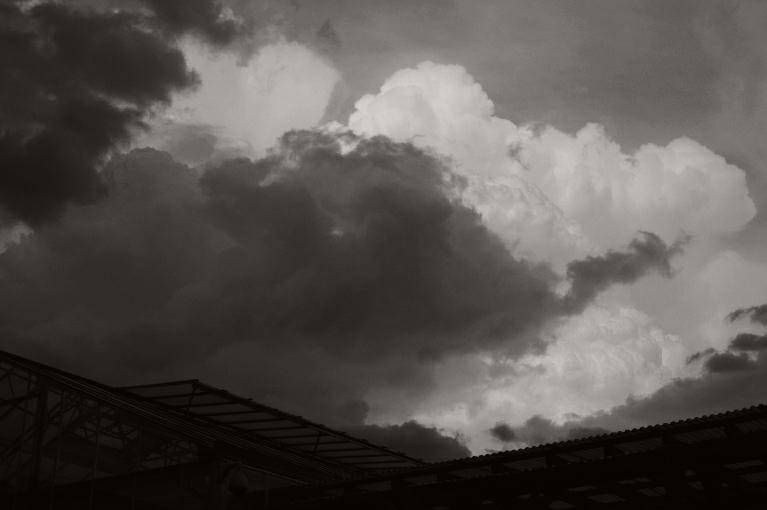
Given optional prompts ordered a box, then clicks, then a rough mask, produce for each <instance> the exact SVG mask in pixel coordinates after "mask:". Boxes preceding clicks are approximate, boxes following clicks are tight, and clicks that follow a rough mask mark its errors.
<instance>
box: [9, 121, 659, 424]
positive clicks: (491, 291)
mask: <svg viewBox="0 0 767 510" xmlns="http://www.w3.org/2000/svg"><path fill="white" fill-rule="evenodd" d="M345 145H354V146H355V147H354V148H353V149H348V150H345V149H342V147H344V146H345ZM103 178H104V182H105V185H106V186H107V187H108V197H107V198H106V199H105V200H103V201H101V202H99V203H96V204H92V205H89V206H82V207H73V208H71V210H70V211H68V212H67V213H66V214H65V215H64V216H63V217H62V218H61V219H60V221H59V222H57V223H56V224H51V225H45V226H43V227H41V228H40V229H38V231H36V232H35V234H34V235H32V236H30V237H28V238H26V239H25V240H23V241H22V242H21V243H20V244H19V245H15V246H11V247H10V248H9V249H8V250H7V251H6V252H5V253H3V254H2V255H0V277H1V278H2V283H3V284H2V286H0V325H1V326H0V327H1V328H2V331H1V332H2V334H3V338H4V345H6V346H7V347H8V348H10V349H12V350H18V351H20V352H22V353H26V354H30V355H33V356H35V357H39V358H41V359H43V360H48V361H49V362H51V363H53V364H57V365H58V364H60V365H62V366H64V367H68V368H71V369H74V370H77V371H80V372H84V373H86V374H89V375H91V376H94V377H98V378H104V379H106V380H108V381H110V382H114V383H122V382H134V381H138V380H142V381H146V380H147V379H148V378H150V377H151V378H156V379H161V378H162V379H166V378H171V377H172V378H177V377H187V376H191V377H200V378H205V379H209V380H211V382H212V383H214V384H221V385H222V386H228V387H231V388H232V389H233V390H235V391H245V392H248V393H249V394H252V395H253V396H255V397H259V398H265V399H267V400H269V401H270V402H272V403H274V404H275V405H279V406H280V407H287V408H289V409H291V410H294V411H298V412H301V413H305V414H308V415H310V416H314V417H317V419H322V420H326V421H329V422H346V423H354V422H360V421H361V420H362V418H361V417H360V416H362V417H364V413H362V414H360V413H358V412H352V411H354V408H355V407H354V406H351V407H350V405H351V404H350V403H354V402H355V401H358V400H360V399H364V396H365V393H366V392H367V391H368V390H370V389H374V388H379V387H394V388H399V389H404V388H406V389H407V391H408V392H410V393H412V392H416V393H417V392H428V391H429V388H431V387H432V385H433V384H434V383H433V381H432V380H431V378H430V375H429V372H428V370H425V367H426V366H428V365H429V363H430V362H431V361H432V360H434V359H436V358H439V357H441V356H444V355H447V354H450V353H456V352H473V351H476V350H479V349H491V348H495V347H502V348H503V349H504V350H505V351H506V352H508V353H509V354H510V355H521V354H523V353H525V352H528V351H529V350H530V349H532V348H539V347H541V345H540V344H539V342H538V340H537V335H536V332H537V330H538V328H539V327H540V326H541V325H543V324H544V323H546V322H547V321H549V320H551V319H553V318H556V317H561V316H562V315H564V314H567V313H570V312H571V311H572V306H571V303H572V302H573V301H577V302H578V303H579V304H582V303H583V302H584V300H585V299H587V297H584V293H583V292H581V293H580V294H578V296H577V299H576V298H570V299H569V300H566V303H563V301H562V299H561V298H559V297H558V296H557V295H556V294H555V293H554V292H553V290H552V288H553V287H554V284H555V283H556V279H555V277H554V275H553V273H552V272H551V271H550V270H549V269H548V268H546V267H544V266H540V265H535V264H531V263H528V262H526V261H524V260H517V259H515V258H513V257H512V256H511V255H510V254H509V253H508V252H507V251H506V249H505V247H504V246H503V244H502V243H501V242H500V241H499V240H498V239H497V238H495V237H494V236H493V235H492V234H490V233H489V232H488V231H487V230H486V228H485V227H484V226H483V225H482V223H481V222H480V218H479V216H478V215H477V213H475V212H474V211H472V210H470V209H467V208H465V207H463V206H462V205H460V204H459V203H456V202H455V201H454V200H452V199H451V198H449V196H450V193H448V192H447V189H448V187H450V186H452V184H451V180H452V179H454V177H452V176H451V175H450V174H449V173H448V172H447V171H446V169H445V168H444V167H443V166H442V164H441V163H440V162H439V161H437V160H436V159H434V158H432V157H431V156H429V155H427V154H425V153H423V152H421V151H420V150H418V149H416V148H414V147H412V146H411V145H408V144H398V143H394V142H391V141H389V140H387V139H385V138H375V139H367V140H362V139H357V138H355V137H354V136H353V135H350V134H345V135H338V136H336V135H328V134H323V133H319V132H309V131H301V132H292V133H289V134H287V135H285V136H284V137H283V139H282V141H281V143H280V145H279V146H278V147H277V148H276V149H275V150H274V151H273V152H272V153H271V154H270V155H269V156H268V157H265V158H263V159H261V160H257V161H250V160H246V159H237V160H229V161H226V162H224V163H221V164H219V165H216V166H214V167H211V168H209V169H208V170H207V171H206V172H205V173H204V174H203V176H202V177H201V178H199V177H198V175H197V174H196V173H195V172H194V171H192V170H190V169H189V168H188V167H186V166H184V165H182V164H179V163H177V162H175V161H173V160H172V158H171V157H170V156H169V155H168V154H166V153H162V152H159V151H155V150H151V149H144V150H138V151H134V152H131V153H130V154H128V155H125V156H122V157H119V158H116V159H114V160H113V161H111V162H110V163H109V164H108V165H107V166H106V167H105V169H104V171H103ZM647 239H651V238H649V237H648V238H646V239H644V240H639V241H637V243H636V244H635V245H633V247H632V248H631V249H630V252H629V258H628V260H633V258H632V257H634V258H636V257H637V256H638V255H637V254H638V253H640V252H641V253H644V252H642V249H644V248H646V245H647V243H648V242H649V241H647ZM653 246H654V245H653ZM615 256H616V254H615V253H612V254H610V255H609V256H608V257H607V258H608V259H612V258H613V257H615ZM640 258H641V257H640ZM642 260H644V259H642ZM658 260H660V261H662V262H663V263H665V261H666V259H665V258H660V259H658ZM661 265H662V266H663V264H661ZM651 266H652V264H650V263H645V265H644V266H642V267H643V268H645V269H650V267H651ZM663 267H665V266H663ZM582 273H583V274H586V272H578V273H577V275H578V276H577V277H578V278H585V277H584V276H583V275H582ZM588 274H589V275H591V274H592V273H588ZM600 274H601V273H600ZM618 274H619V275H620V278H617V277H615V275H614V274H613V273H610V274H609V275H608V276H607V277H604V276H600V277H599V285H600V286H601V287H600V288H602V287H603V286H605V285H606V284H607V281H608V280H609V279H611V278H612V279H613V280H616V281H621V282H626V281H628V279H630V278H636V277H639V276H641V274H642V271H637V270H633V271H632V272H631V273H630V275H629V276H626V275H625V274H624V273H621V272H619V273H618ZM578 281H580V280H578ZM581 286H582V284H581V283H578V284H577V288H581ZM589 288H590V289H591V288H592V287H589ZM594 292H595V291H590V292H589V294H588V296H591V295H593V293H594ZM296 374H301V377H298V378H297V377H296ZM350 409H351V411H350ZM350 413H351V414H350ZM343 416H346V418H343ZM350 416H351V417H350Z"/></svg>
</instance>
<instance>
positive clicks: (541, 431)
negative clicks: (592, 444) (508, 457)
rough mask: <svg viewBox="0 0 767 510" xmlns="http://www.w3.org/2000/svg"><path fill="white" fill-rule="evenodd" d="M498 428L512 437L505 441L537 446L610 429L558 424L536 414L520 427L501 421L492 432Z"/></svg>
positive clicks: (592, 434)
mask: <svg viewBox="0 0 767 510" xmlns="http://www.w3.org/2000/svg"><path fill="white" fill-rule="evenodd" d="M496 429H502V430H504V431H505V433H506V434H507V435H508V437H510V439H508V440H505V442H508V443H513V446H516V447H520V446H535V445H538V444H544V443H552V442H555V441H563V440H569V439H579V438H582V437H589V436H598V435H600V434H605V433H607V432H608V431H607V430H606V429H603V428H600V427H579V426H573V425H571V424H570V423H566V424H564V425H557V424H556V423H554V422H553V421H551V420H549V419H548V418H544V417H543V416H540V415H535V416H532V417H530V418H528V420H527V421H525V423H524V424H522V425H520V426H518V427H513V428H512V427H511V426H510V425H508V424H506V423H499V424H498V425H496V426H495V427H494V428H493V429H491V430H490V434H491V435H492V436H493V437H494V438H496V439H499V437H498V436H496V434H495V431H496Z"/></svg>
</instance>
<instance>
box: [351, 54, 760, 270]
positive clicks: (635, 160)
mask: <svg viewBox="0 0 767 510" xmlns="http://www.w3.org/2000/svg"><path fill="white" fill-rule="evenodd" d="M349 126H350V127H351V128H352V129H353V130H355V131H356V132H359V133H363V134H366V135H374V134H383V135H386V136H389V137H391V138H393V139H395V140H398V141H411V142H412V143H414V144H415V145H417V146H419V147H424V148H428V149H429V150H433V151H435V152H436V153H437V154H440V155H442V156H444V157H447V158H449V160H450V162H451V163H450V164H451V165H452V166H453V168H455V169H456V171H457V172H459V173H461V174H463V175H467V176H469V177H471V178H472V179H471V180H470V181H469V183H470V184H469V186H470V188H469V191H468V192H467V193H466V195H465V196H466V200H467V203H469V204H471V205H472V206H474V207H476V208H477V209H479V210H482V211H486V212H485V213H484V214H487V215H488V217H489V218H490V219H491V220H492V221H490V222H489V225H491V228H494V231H496V233H497V234H498V235H500V236H503V237H504V238H505V239H508V242H509V244H512V243H517V244H518V245H520V246H521V247H522V248H523V249H525V248H526V249H529V251H531V252H535V253H537V254H538V256H539V257H544V260H547V261H550V262H555V257H556V256H557V254H561V253H562V252H565V253H568V254H569V256H570V257H571V258H577V257H578V256H582V255H584V254H586V253H589V252H593V251H594V249H595V248H596V249H597V251H598V250H599V249H606V248H613V247H615V246H619V245H620V244H622V243H626V242H629V240H630V239H631V238H632V237H633V236H634V234H635V233H636V231H638V230H644V231H651V232H653V233H655V234H657V235H658V236H659V237H660V238H661V239H663V240H665V241H666V242H672V241H673V240H675V239H676V238H678V237H679V236H680V235H681V234H682V233H688V234H690V235H692V236H704V237H705V236H717V235H721V234H725V233H729V232H734V231H738V230H739V229H741V228H742V227H743V226H744V225H745V224H746V223H747V222H748V221H749V220H750V219H751V218H752V217H753V216H754V214H755V212H756V209H755V207H754V204H753V202H752V200H751V198H750V197H749V194H748V189H747V187H746V181H745V173H744V172H743V171H742V170H741V169H739V168H737V167H735V166H733V165H731V164H729V163H728V162H727V161H725V160H724V158H722V157H721V156H718V155H717V154H715V153H713V152H712V151H710V150H709V149H707V148H706V147H704V146H702V145H701V144H699V143H697V142H695V141H693V140H691V139H689V138H678V139H675V140H673V141H671V142H670V143H668V144H667V145H665V146H659V145H655V144H646V145H643V146H641V147H640V148H639V149H638V150H637V151H636V152H634V153H633V154H627V153H625V152H624V151H623V149H622V148H621V147H620V146H619V145H618V144H617V143H616V142H614V141H613V140H611V139H610V138H609V137H608V136H607V134H606V133H605V130H604V128H603V127H601V126H600V125H598V124H589V125H587V126H585V127H583V128H582V129H580V130H579V131H578V132H577V133H575V134H574V135H570V134H567V133H564V132H562V131H559V130H557V129H555V128H553V127H533V126H518V125H516V124H514V123H513V122H511V121H510V120H507V119H503V118H500V117H497V116H496V115H495V113H494V105H493V103H492V101H491V100H490V99H489V98H488V96H487V95H486V93H485V92H484V90H483V89H482V88H481V86H480V85H479V84H478V83H476V82H475V80H474V78H473V77H472V76H471V75H470V74H469V73H468V72H467V71H466V69H464V68H463V67H461V66H457V65H440V64H435V63H432V62H423V63H421V64H419V65H418V66H416V67H414V68H409V69H403V70H400V71H398V72H396V73H394V74H393V75H392V76H391V77H390V78H389V79H387V80H386V82H384V84H383V85H382V86H381V89H380V91H379V92H378V93H377V94H368V95H366V96H364V97H362V98H361V99H360V100H359V101H358V102H357V103H356V105H355V111H354V112H353V113H352V114H351V115H350V117H349ZM499 179H501V182H504V183H508V182H511V183H514V181H515V180H516V181H523V184H522V183H519V184H512V186H513V188H514V193H513V194H511V193H506V194H499V193H496V194H489V193H479V192H473V191H472V190H471V186H472V185H473V183H472V180H473V181H476V182H478V183H479V184H478V186H479V187H480V189H481V188H482V187H492V186H494V185H495V182H496V181H497V180H499ZM486 183H489V184H486ZM505 185H506V186H508V184H505ZM539 197H540V198H539ZM498 199H500V200H504V199H505V200H506V201H500V202H497V203H494V202H493V201H494V200H498ZM488 202H490V203H489V204H488ZM504 207H506V208H512V209H516V210H524V213H517V214H514V215H512V214H510V215H508V216H507V217H506V218H504V221H501V222H499V221H498V220H497V217H494V216H493V214H492V213H493V211H495V210H502V208H504ZM530 221H532V222H533V223H535V224H536V225H540V226H541V230H547V231H548V232H550V233H552V234H556V235H554V236H551V237H552V240H551V241H550V245H549V246H545V245H542V244H541V243H540V241H539V240H538V239H537V238H536V237H535V236H534V235H528V231H529V229H526V228H525V225H524V224H525V222H527V223H529V222H530ZM541 230H539V231H538V232H540V231H541ZM544 247H545V248H546V250H545V252H544V253H541V251H542V250H541V248H544ZM574 247H577V248H580V249H585V250H587V251H585V252H584V251H573V248H574Z"/></svg>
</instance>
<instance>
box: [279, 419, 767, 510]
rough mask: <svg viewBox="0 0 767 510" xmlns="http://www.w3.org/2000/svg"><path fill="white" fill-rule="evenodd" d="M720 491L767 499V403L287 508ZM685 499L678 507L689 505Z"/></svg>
mask: <svg viewBox="0 0 767 510" xmlns="http://www.w3.org/2000/svg"><path fill="white" fill-rule="evenodd" d="M712 485H713V486H714V487H715V488H716V492H717V494H720V495H721V494H725V493H727V494H728V497H735V498H737V497H741V496H743V497H746V498H750V497H751V495H753V494H759V495H760V497H764V496H767V406H765V405H757V406H754V407H749V408H745V409H739V410H736V411H729V412H725V413H719V414H713V415H708V416H701V417H697V418H692V419H687V420H680V421H675V422H669V423H664V424H659V425H652V426H647V427H641V428H637V429H632V430H626V431H621V432H614V433H608V434H602V435H598V436H592V437H586V438H581V439H574V440H569V441H562V442H558V443H550V444H543V445H539V446H534V447H530V448H524V449H519V450H512V451H504V452H497V453H492V454H487V455H481V456H476V457H469V458H464V459H457V460H452V461H446V462H440V463H434V464H429V465H426V466H419V467H415V468H411V469H404V470H392V471H389V472H385V473H376V474H374V475H367V476H365V475H363V476H361V477H357V478H354V479H350V480H342V481H336V482H331V483H326V484H317V485H315V486H311V487H304V488H300V489H298V488H297V489H298V490H296V491H292V492H290V494H285V497H284V499H283V503H282V504H283V506H285V507H288V508H301V509H304V508H311V509H315V508H334V509H335V508H363V507H365V508H378V506H376V505H379V504H380V505H382V508H387V507H386V504H388V503H387V502H391V501H403V500H407V501H419V502H420V503H419V504H421V505H423V508H463V506H461V505H463V504H466V505H467V506H471V505H470V504H468V503H466V500H470V499H471V498H472V497H473V498H474V499H473V500H472V501H473V503H472V504H474V505H476V504H483V501H485V502H486V503H488V504H489V503H490V502H495V503H497V502H498V501H500V500H501V499H502V500H504V501H505V503H504V504H507V505H510V506H516V505H521V506H522V507H525V508H527V507H533V508H595V507H599V508H607V507H608V506H610V505H611V506H610V507H611V508H612V507H615V508H621V505H624V506H627V507H630V508H635V506H631V505H636V504H637V502H639V504H640V507H642V508H644V507H643V506H641V505H643V504H650V503H651V505H650V506H652V505H654V504H657V503H658V502H659V501H663V502H664V504H665V503H667V500H668V498H670V497H672V496H673V497H674V498H677V499H675V500H674V501H676V502H677V503H679V501H682V500H684V498H687V499H688V500H689V501H698V500H705V499H706V498H708V497H711V495H710V494H708V492H709V491H710V489H707V488H706V486H708V487H711V486H712ZM546 491H548V492H549V496H547V497H548V499H547V500H546V501H545V502H544V499H545V498H544V499H541V498H543V494H545V493H546ZM680 494H682V496H679V495H680ZM744 495H745V496H744ZM272 498H273V499H272V501H275V500H276V499H278V496H277V495H275V494H274V493H273V494H272ZM451 498H453V499H454V500H451ZM531 498H533V500H536V501H537V499H536V498H538V499H541V501H538V503H535V504H533V502H531ZM647 498H651V500H652V501H650V500H646V499H647ZM653 498H654V499H653ZM659 498H660V499H659ZM679 498H681V499H679ZM456 501H457V502H456ZM462 501H463V502H462ZM684 501H686V500H684ZM684 501H683V504H682V506H678V507H677V508H687V506H684V505H686V504H687V503H684ZM689 501H688V503H689ZM748 501H752V500H751V499H749V500H748ZM509 502H511V504H510V503H509ZM690 504H692V503H690ZM455 505H458V506H455ZM549 505H552V506H549ZM652 507H653V508H655V506H652ZM418 508H421V507H418ZM488 508H494V507H492V506H490V507H488ZM663 508H665V507H663ZM728 508H729V507H728ZM732 508H738V507H737V506H733V507H732ZM748 508H751V507H748Z"/></svg>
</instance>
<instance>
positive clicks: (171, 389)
mask: <svg viewBox="0 0 767 510" xmlns="http://www.w3.org/2000/svg"><path fill="white" fill-rule="evenodd" d="M422 464H423V462H422V461H419V460H417V459H414V458H411V457H408V456H407V455H404V454H400V453H396V452H393V451H391V450H389V449H387V448H384V447H380V446H376V445H373V444H370V443H368V442H367V441H364V440H361V439H357V438H354V437H351V436H349V435H347V434H344V433H342V432H338V431H335V430H332V429H330V428H328V427H325V426H323V425H319V424H317V423H313V422H311V421H309V420H306V419H304V418H301V417H299V416H294V415H291V414H288V413H284V412H282V411H279V410H277V409H273V408H270V407H267V406H264V405H261V404H258V403H256V402H253V401H251V400H248V399H245V398H242V397H238V396H236V395H233V394H231V393H229V392H226V391H224V390H220V389H217V388H213V387H211V386H208V385H206V384H204V383H201V382H199V381H177V382H170V383H160V384H151V385H146V386H136V387H132V388H113V387H109V386H107V385H104V384H100V383H97V382H95V381H91V380H88V379H86V378H83V377H79V376H76V375H74V374H69V373H67V372H64V371H62V370H58V369H56V368H53V367H49V366H46V365H43V364H40V363H36V362H33V361H31V360H28V359H25V358H22V357H19V356H16V355H13V354H10V353H7V352H2V351H0V508H27V507H29V506H30V505H32V506H34V507H38V506H39V507H41V508H42V507H44V508H121V506H120V505H123V506H125V507H126V508H144V507H146V508H208V507H210V501H209V500H210V498H211V497H214V499H215V494H217V493H221V496H220V499H223V500H229V499H232V498H231V497H230V496H232V494H233V492H238V493H247V492H253V491H256V490H258V491H263V492H264V493H265V494H267V493H268V490H270V489H273V488H276V487H284V486H300V485H306V484H310V483H323V482H330V481H338V480H343V479H347V478H351V477H356V476H361V475H364V474H366V473H369V472H373V471H376V470H380V469H383V468H392V467H396V468H406V467H414V466H418V465H422ZM233 484H234V485H236V488H235V487H233ZM211 494H213V496H212V495H211ZM3 502H5V503H7V504H8V505H9V506H5V505H4V504H3ZM141 505H144V506H141ZM168 505H170V506H168ZM179 505H181V506H179ZM225 508H226V507H225Z"/></svg>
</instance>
